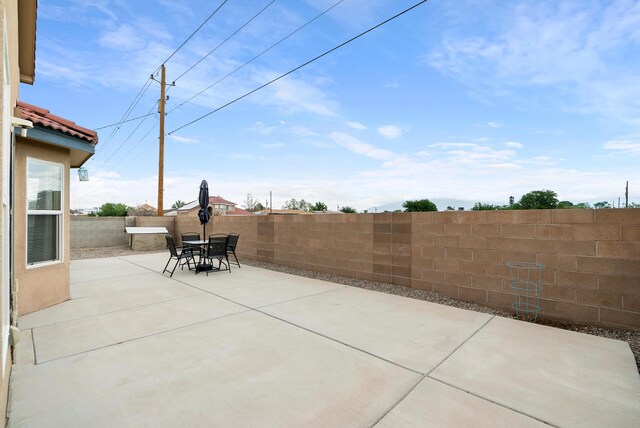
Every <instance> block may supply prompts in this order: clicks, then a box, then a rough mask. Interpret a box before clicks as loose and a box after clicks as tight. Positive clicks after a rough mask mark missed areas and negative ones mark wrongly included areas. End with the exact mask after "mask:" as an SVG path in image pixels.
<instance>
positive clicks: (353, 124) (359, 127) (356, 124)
mask: <svg viewBox="0 0 640 428" xmlns="http://www.w3.org/2000/svg"><path fill="white" fill-rule="evenodd" d="M347 126H348V127H349V128H353V129H357V130H359V131H364V130H365V129H367V127H366V126H364V125H363V124H361V123H360V122H347Z"/></svg>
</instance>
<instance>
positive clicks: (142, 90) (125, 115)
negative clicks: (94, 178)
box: [98, 72, 155, 149]
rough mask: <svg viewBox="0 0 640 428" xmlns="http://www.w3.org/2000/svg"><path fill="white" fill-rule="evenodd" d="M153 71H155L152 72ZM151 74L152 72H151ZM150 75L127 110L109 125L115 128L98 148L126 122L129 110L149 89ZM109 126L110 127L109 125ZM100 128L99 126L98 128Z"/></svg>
mask: <svg viewBox="0 0 640 428" xmlns="http://www.w3.org/2000/svg"><path fill="white" fill-rule="evenodd" d="M154 73H155V72H154ZM152 76H153V74H152ZM151 80H152V79H151V77H149V78H148V79H147V80H146V81H145V83H144V85H142V88H140V90H139V91H138V94H137V95H136V96H135V98H134V99H133V101H132V102H131V104H129V107H127V110H126V111H125V112H124V114H123V115H122V117H121V118H120V121H119V122H118V123H116V124H115V125H111V126H115V129H113V130H112V131H111V133H110V134H109V136H108V137H107V141H105V142H104V143H102V144H101V145H100V149H103V148H104V147H105V146H106V145H107V144H108V143H109V142H110V141H111V139H112V138H113V137H114V136H115V135H116V133H117V132H118V131H119V130H120V125H122V124H123V123H125V122H127V120H126V119H127V117H128V116H129V115H130V114H131V112H132V111H133V109H134V108H135V107H136V105H138V103H139V102H140V100H141V99H142V96H143V95H144V94H145V92H146V91H147V90H148V89H149V86H150V85H151ZM111 126H110V127H111ZM98 129H101V128H98Z"/></svg>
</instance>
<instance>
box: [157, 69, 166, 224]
mask: <svg viewBox="0 0 640 428" xmlns="http://www.w3.org/2000/svg"><path fill="white" fill-rule="evenodd" d="M165 101H166V96H165V69H164V64H162V69H161V71H160V101H159V103H158V105H159V107H160V143H159V144H158V146H159V154H158V215H159V216H162V215H164V208H163V204H164V104H165Z"/></svg>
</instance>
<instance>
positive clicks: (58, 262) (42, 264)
mask: <svg viewBox="0 0 640 428" xmlns="http://www.w3.org/2000/svg"><path fill="white" fill-rule="evenodd" d="M63 263H64V260H53V261H50V262H38V263H34V264H30V265H27V270H30V269H37V268H41V267H47V266H56V265H61V264H63Z"/></svg>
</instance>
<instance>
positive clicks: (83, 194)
mask: <svg viewBox="0 0 640 428" xmlns="http://www.w3.org/2000/svg"><path fill="white" fill-rule="evenodd" d="M156 126H158V121H156V122H155V123H154V124H153V126H152V127H151V128H150V129H149V130H148V131H147V132H146V133H145V134H144V135H143V136H142V137H141V138H140V139H139V140H138V141H137V142H136V143H135V144H134V145H133V146H132V147H131V150H129V152H127V154H128V153H131V152H133V150H134V149H135V148H136V147H137V146H138V145H139V144H140V143H141V142H142V141H144V139H145V138H147V136H148V135H149V134H150V133H151V131H153V130H154V129H155V128H156ZM141 153H142V152H141ZM139 155H140V154H138V155H136V156H131V157H129V161H128V162H126V163H125V164H120V165H119V166H118V167H117V168H113V169H112V171H115V170H117V169H119V170H122V169H124V168H126V167H127V166H129V165H130V164H131V162H132V161H133V160H135V159H136V158H137V157H138V156H139ZM103 165H104V163H103ZM103 165H101V167H102V166H103ZM97 169H99V168H97ZM91 184H93V186H91V185H90V186H89V187H88V188H86V189H83V190H82V191H81V192H80V194H79V195H78V197H84V196H86V195H87V194H88V193H89V192H92V191H95V190H98V189H101V188H103V187H104V185H105V184H107V183H106V179H105V182H103V183H102V184H95V182H94V183H91Z"/></svg>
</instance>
